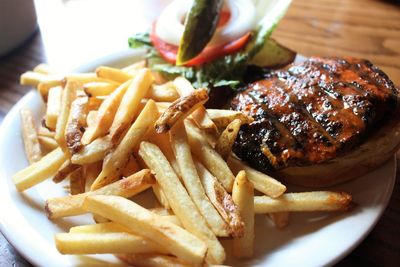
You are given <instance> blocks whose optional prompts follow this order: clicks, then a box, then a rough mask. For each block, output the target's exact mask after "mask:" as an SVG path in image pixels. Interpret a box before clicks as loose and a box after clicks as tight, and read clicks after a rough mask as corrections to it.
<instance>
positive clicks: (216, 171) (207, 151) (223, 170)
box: [185, 120, 235, 192]
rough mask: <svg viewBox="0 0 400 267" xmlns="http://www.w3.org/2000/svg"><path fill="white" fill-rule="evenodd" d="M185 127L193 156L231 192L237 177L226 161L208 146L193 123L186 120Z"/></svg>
mask: <svg viewBox="0 0 400 267" xmlns="http://www.w3.org/2000/svg"><path fill="white" fill-rule="evenodd" d="M185 126H186V131H187V134H188V138H189V144H190V146H191V148H192V152H193V154H194V155H196V157H197V158H198V160H199V161H200V162H201V163H202V164H203V165H205V166H206V168H207V169H208V170H209V171H210V172H211V173H212V174H213V175H214V176H215V177H216V178H217V179H218V180H219V181H220V182H221V184H222V185H223V186H224V188H225V189H226V191H228V192H231V191H232V186H233V180H234V179H235V176H233V173H232V172H231V170H230V169H229V167H228V165H227V164H226V162H225V161H224V159H223V158H222V157H221V156H220V155H219V154H218V152H217V151H215V150H214V149H213V148H212V147H211V146H210V145H209V144H208V142H207V140H206V139H205V138H204V136H203V134H202V132H201V130H200V129H199V128H197V126H195V125H194V124H193V122H191V121H190V120H185Z"/></svg>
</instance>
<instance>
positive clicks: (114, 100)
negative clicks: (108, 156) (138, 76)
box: [81, 80, 131, 145]
mask: <svg viewBox="0 0 400 267" xmlns="http://www.w3.org/2000/svg"><path fill="white" fill-rule="evenodd" d="M130 84H131V80H128V81H127V82H125V83H123V84H121V85H120V86H119V87H118V88H117V89H116V90H115V91H114V92H112V93H111V95H110V96H109V97H107V99H106V100H104V101H103V103H102V104H101V106H100V108H99V110H98V112H97V117H96V123H95V124H93V125H92V126H91V127H88V128H87V129H86V131H85V133H84V134H83V136H82V140H81V142H82V144H84V145H87V144H89V143H91V142H92V141H93V140H94V139H96V138H98V137H102V136H104V135H106V134H107V132H108V131H109V128H110V126H111V124H112V122H113V119H114V116H115V113H116V112H117V110H118V106H119V104H120V103H121V100H122V97H123V96H124V94H125V92H126V90H127V89H128V87H129V85H130Z"/></svg>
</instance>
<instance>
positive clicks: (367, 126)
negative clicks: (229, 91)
mask: <svg viewBox="0 0 400 267" xmlns="http://www.w3.org/2000/svg"><path fill="white" fill-rule="evenodd" d="M231 104H232V107H233V109H236V110H241V111H243V112H244V113H246V114H248V115H250V116H252V117H254V119H255V121H254V122H253V123H252V124H250V125H247V126H242V128H241V130H240V132H239V135H238V139H237V141H236V143H235V146H234V152H235V153H236V154H237V155H238V156H239V157H241V158H242V159H244V160H246V161H248V162H249V163H250V164H251V165H253V166H254V167H256V168H257V169H259V170H263V171H266V170H269V169H279V168H282V167H285V166H294V165H295V166H302V165H310V164H315V163H321V162H324V161H327V160H329V159H332V158H334V157H336V156H337V154H340V153H343V152H345V151H347V150H349V149H351V148H352V147H354V146H355V145H357V144H359V143H360V142H361V141H362V139H363V138H364V137H365V136H366V135H367V134H368V133H369V132H370V131H371V130H373V128H376V127H377V126H378V124H379V123H380V122H381V121H382V119H384V116H385V115H387V114H389V113H390V112H391V111H392V110H394V108H395V107H396V105H397V91H396V89H395V87H394V86H393V84H392V82H391V81H390V80H389V79H388V77H387V76H386V75H385V74H384V73H383V72H382V71H380V70H379V69H378V68H376V67H375V66H373V65H372V64H371V63H370V62H369V61H366V60H359V59H353V58H346V59H337V58H328V59H325V58H310V59H309V60H307V61H305V62H303V63H301V64H298V65H292V66H289V67H288V68H287V69H285V70H280V71H276V72H273V73H271V74H269V75H268V76H267V77H266V79H264V80H260V81H258V82H255V83H252V84H250V85H249V86H248V88H247V90H245V91H243V92H242V93H240V94H238V95H237V96H236V97H235V98H234V100H233V101H232V103H231Z"/></svg>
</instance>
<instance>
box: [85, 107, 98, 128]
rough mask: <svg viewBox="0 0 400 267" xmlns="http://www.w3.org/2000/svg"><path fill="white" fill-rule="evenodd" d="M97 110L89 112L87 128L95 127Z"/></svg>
mask: <svg viewBox="0 0 400 267" xmlns="http://www.w3.org/2000/svg"><path fill="white" fill-rule="evenodd" d="M96 117H97V110H91V111H89V112H88V114H87V116H86V125H87V127H93V126H94V125H95V123H96Z"/></svg>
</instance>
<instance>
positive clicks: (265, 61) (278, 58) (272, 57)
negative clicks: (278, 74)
mask: <svg viewBox="0 0 400 267" xmlns="http://www.w3.org/2000/svg"><path fill="white" fill-rule="evenodd" d="M295 57H296V52H294V51H292V50H290V49H289V48H287V47H284V46H282V45H280V44H279V43H278V42H276V41H275V40H273V39H271V38H270V39H268V40H267V41H266V42H265V44H264V46H263V47H262V48H261V50H260V51H259V52H258V53H257V54H256V55H255V56H254V58H253V59H252V60H251V61H250V64H253V65H257V66H260V67H282V66H285V65H287V64H289V63H291V62H293V60H294V59H295Z"/></svg>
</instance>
